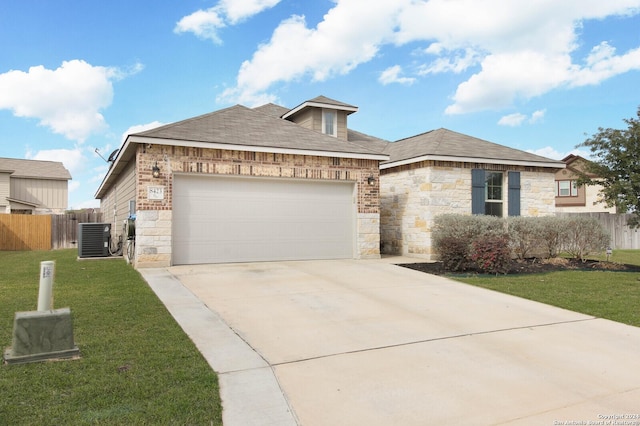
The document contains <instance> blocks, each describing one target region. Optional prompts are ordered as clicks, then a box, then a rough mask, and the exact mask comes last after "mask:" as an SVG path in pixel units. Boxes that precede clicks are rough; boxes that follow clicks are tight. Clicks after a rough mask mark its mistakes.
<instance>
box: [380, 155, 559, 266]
mask: <svg viewBox="0 0 640 426" xmlns="http://www.w3.org/2000/svg"><path fill="white" fill-rule="evenodd" d="M473 168H481V169H485V170H494V171H503V172H506V171H509V170H511V171H520V173H521V175H520V183H521V201H520V203H521V205H520V207H521V215H522V216H543V215H551V214H553V213H554V211H555V207H554V206H555V187H554V181H555V178H554V172H555V170H552V169H544V168H532V167H520V168H518V167H513V166H510V167H507V166H501V165H494V164H472V163H453V162H441V161H437V162H435V161H424V162H420V163H415V164H410V165H406V166H401V167H395V168H391V169H385V170H382V171H381V176H380V192H381V199H380V209H381V212H380V234H381V235H380V238H381V240H382V250H381V251H382V253H383V254H396V255H403V256H411V257H418V258H423V259H426V260H435V253H434V251H433V247H432V242H431V230H432V228H433V225H434V220H435V217H436V216H438V215H442V214H467V215H470V214H471V169H473ZM506 185H507V183H506V181H505V192H504V194H505V197H504V198H505V199H504V207H503V208H504V211H505V212H507V209H508V205H507V199H506V198H507V197H506Z"/></svg>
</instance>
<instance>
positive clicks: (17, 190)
mask: <svg viewBox="0 0 640 426" xmlns="http://www.w3.org/2000/svg"><path fill="white" fill-rule="evenodd" d="M10 187H11V198H15V199H18V200H20V201H26V202H28V203H33V204H36V205H38V206H46V207H36V209H35V212H36V213H41V214H49V213H53V214H62V213H64V211H65V210H67V200H68V190H67V181H66V180H51V179H28V178H17V177H14V178H12V179H11V185H10Z"/></svg>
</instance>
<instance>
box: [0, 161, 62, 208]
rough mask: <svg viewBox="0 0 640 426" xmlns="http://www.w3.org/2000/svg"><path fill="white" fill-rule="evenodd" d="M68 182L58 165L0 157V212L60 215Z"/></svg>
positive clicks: (50, 162)
mask: <svg viewBox="0 0 640 426" xmlns="http://www.w3.org/2000/svg"><path fill="white" fill-rule="evenodd" d="M70 179H71V175H70V174H69V171H68V170H67V169H65V168H64V166H63V165H62V163H60V162H56V161H38V160H21V159H17V158H0V213H14V214H62V213H64V212H65V210H67V204H68V198H69V192H68V181H69V180H70Z"/></svg>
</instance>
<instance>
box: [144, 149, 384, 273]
mask: <svg viewBox="0 0 640 426" xmlns="http://www.w3.org/2000/svg"><path fill="white" fill-rule="evenodd" d="M136 157H137V158H136V164H137V173H136V176H137V185H136V187H137V197H136V198H137V200H136V201H137V202H136V210H137V212H136V213H137V217H136V260H135V265H136V267H166V266H170V265H171V219H172V217H171V213H172V199H173V174H174V173H194V174H218V175H220V174H223V175H236V176H256V177H274V178H294V179H314V180H339V181H352V182H354V183H355V186H356V193H357V217H356V227H357V231H356V232H357V236H356V238H357V253H356V257H358V258H363V259H364V258H378V257H380V205H379V203H380V192H379V182H380V179H379V170H378V161H377V160H360V159H349V158H337V157H320V156H306V155H292V154H274V153H261V152H245V151H231V150H221V149H206V148H189V147H179V146H161V145H151V146H142V145H141V146H140V147H139V148H138V152H137V154H136ZM156 162H157V164H158V167H159V168H160V177H159V178H153V176H152V175H151V169H152V167H153V166H154V165H155V164H156ZM369 176H373V177H374V179H375V184H374V185H369V184H368V183H367V179H368V178H369ZM150 186H151V187H160V188H162V190H163V198H162V199H159V200H150V199H149V197H148V188H149V187H150Z"/></svg>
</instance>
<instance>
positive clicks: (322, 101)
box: [282, 96, 358, 119]
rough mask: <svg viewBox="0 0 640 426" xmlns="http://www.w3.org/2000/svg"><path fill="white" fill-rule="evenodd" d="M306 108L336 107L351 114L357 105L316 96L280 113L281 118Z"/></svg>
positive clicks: (356, 108)
mask: <svg viewBox="0 0 640 426" xmlns="http://www.w3.org/2000/svg"><path fill="white" fill-rule="evenodd" d="M307 108H329V109H336V110H340V111H345V112H346V113H347V115H349V114H352V113H354V112H356V111H358V107H357V106H354V105H349V104H346V103H344V102H340V101H336V100H335V99H331V98H327V97H326V96H316V97H315V98H313V99H310V100H308V101H305V102H303V103H301V104H300V105H298V106H297V107H295V108H293V109H291V110H289V112H287V113H286V114H283V115H282V118H284V119H288V118H290V117H293V116H294V115H296V114H298V113H299V112H300V111H302V110H305V109H307Z"/></svg>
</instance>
